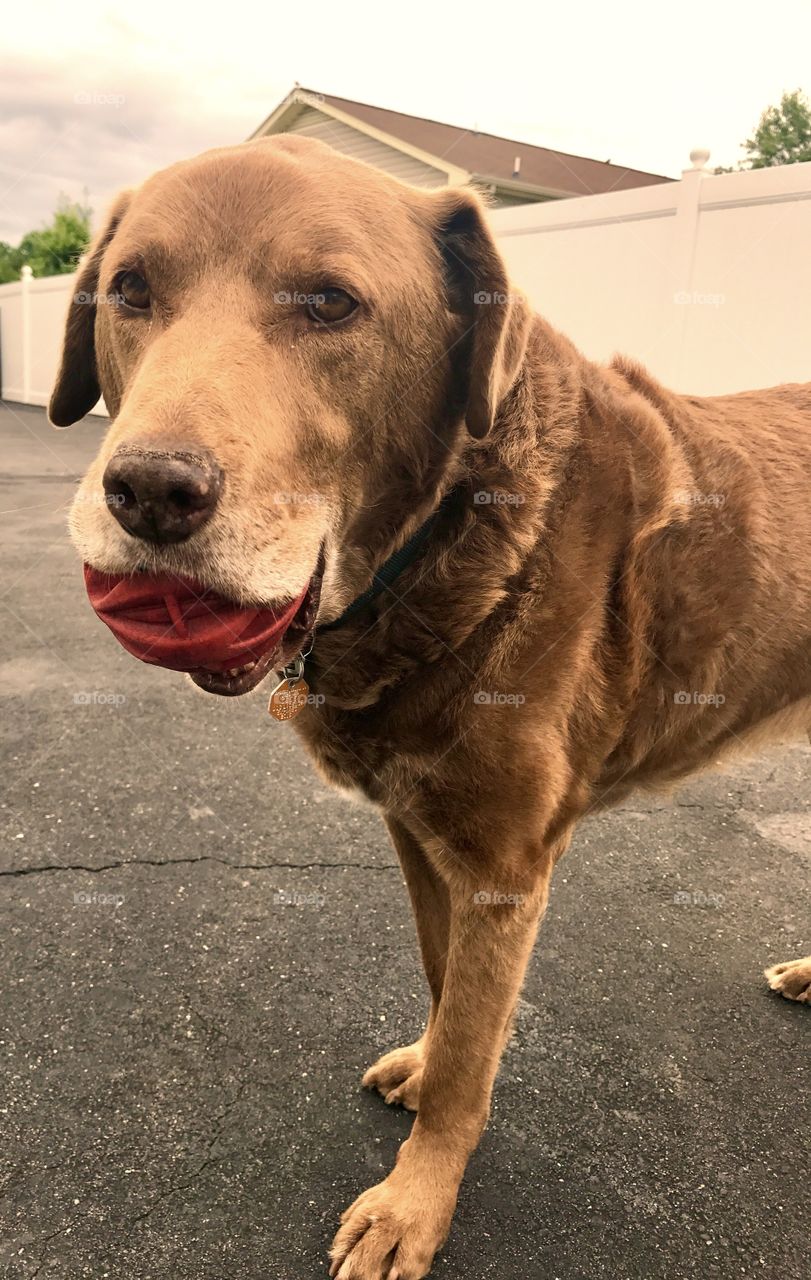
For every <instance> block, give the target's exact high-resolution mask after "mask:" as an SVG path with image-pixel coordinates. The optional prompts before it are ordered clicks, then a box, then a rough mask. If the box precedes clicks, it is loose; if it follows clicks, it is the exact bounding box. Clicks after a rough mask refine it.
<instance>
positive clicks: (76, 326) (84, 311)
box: [48, 191, 132, 427]
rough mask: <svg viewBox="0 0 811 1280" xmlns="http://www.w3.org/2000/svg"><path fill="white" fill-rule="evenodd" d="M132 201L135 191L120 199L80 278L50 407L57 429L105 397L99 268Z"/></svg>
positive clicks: (98, 237) (72, 298)
mask: <svg viewBox="0 0 811 1280" xmlns="http://www.w3.org/2000/svg"><path fill="white" fill-rule="evenodd" d="M131 198H132V192H131V191H122V193H121V194H120V195H119V196H118V197H117V199H116V201H115V203H114V205H113V207H112V209H111V210H110V214H109V216H108V218H107V222H106V223H105V225H104V227H103V228H102V230H101V231H100V232H99V234H98V235H97V236H96V238H95V240H94V241H93V243H92V245H91V246H90V249H89V250H88V254H87V258H86V260H85V262H84V263H83V265H82V267H81V270H80V271H79V274H78V276H77V278H76V282H75V287H74V291H73V296H72V297H71V300H70V307H69V308H68V318H67V322H66V324H65V337H64V341H63V344H62V360H61V363H60V366H59V373H58V374H57V376H56V382H55V384H54V389H53V391H52V392H51V399H50V403H49V405H48V417H49V418H50V420H51V422H52V423H53V425H54V426H55V427H69V426H70V425H71V423H72V422H78V421H79V419H80V418H83V417H84V415H85V414H86V413H89V412H90V410H91V409H92V408H93V405H94V404H95V403H96V401H97V400H98V398H99V396H100V395H101V388H100V386H99V376H98V370H97V368H96V340H95V330H96V297H97V294H98V287H99V267H100V265H101V260H102V257H103V256H104V250H105V249H106V248H107V246H108V244H109V243H110V241H111V240H112V238H113V236H114V235H115V233H116V229H117V227H118V224H119V222H120V221H121V219H122V218H123V216H124V214H125V213H126V211H127V207H128V205H129V202H130V199H131Z"/></svg>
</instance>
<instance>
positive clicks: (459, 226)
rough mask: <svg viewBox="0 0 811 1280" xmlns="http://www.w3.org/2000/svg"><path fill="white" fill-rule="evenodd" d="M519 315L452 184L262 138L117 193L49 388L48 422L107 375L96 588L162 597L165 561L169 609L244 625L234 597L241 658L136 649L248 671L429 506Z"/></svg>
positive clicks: (93, 527) (279, 648) (467, 438)
mask: <svg viewBox="0 0 811 1280" xmlns="http://www.w3.org/2000/svg"><path fill="white" fill-rule="evenodd" d="M528 325H529V311H528V307H527V304H526V302H525V301H524V299H523V298H522V297H521V296H520V295H518V294H515V293H511V292H510V288H509V284H508V281H507V276H506V273H505V270H504V267H503V264H502V261H501V258H500V256H499V254H498V251H497V250H496V248H495V245H494V242H493V240H492V237H491V235H490V233H489V231H488V230H487V227H486V223H485V220H484V216H483V211H482V207H481V204H480V201H479V200H478V198H477V197H476V196H475V195H474V194H472V193H471V192H468V191H453V190H446V191H434V192H429V191H422V190H419V189H416V188H412V187H407V186H404V185H403V184H401V183H398V182H396V181H395V180H393V179H390V178H388V177H386V176H384V175H383V174H381V173H379V172H378V171H377V170H375V169H372V168H370V167H368V166H366V165H363V164H360V163H357V162H355V161H352V160H349V159H347V158H345V157H343V156H341V155H339V154H338V153H336V152H335V151H333V150H332V149H331V148H329V147H326V146H324V145H322V144H321V143H316V142H313V141H310V140H305V139H299V138H295V137H280V138H275V139H264V140H261V141H256V142H250V143H245V144H243V145H241V146H237V147H233V148H228V149H223V150H217V151H212V152H208V153H207V154H205V155H203V156H200V157H198V158H197V159H194V160H190V161H185V162H183V163H180V164H176V165H174V166H172V167H171V168H169V169H166V170H164V171H163V172H161V173H158V174H156V175H155V176H154V177H152V178H151V179H150V180H149V181H148V182H146V183H145V184H144V185H143V186H142V187H141V188H140V189H139V190H137V191H135V192H127V193H124V194H123V195H122V196H120V197H119V199H118V200H117V202H116V204H115V206H114V207H113V209H112V212H111V214H110V217H109V220H108V222H107V225H106V226H105V227H104V229H103V230H102V231H101V233H100V235H99V236H98V238H97V240H96V242H95V244H94V245H93V246H92V248H91V251H90V253H89V255H88V258H87V260H86V262H85V264H84V266H83V267H82V270H81V274H80V276H79V278H78V281H77V284H76V293H75V295H74V298H73V301H72V303H71V307H70V311H69V315H68V320H67V329H66V336H65V345H64V352H63V357H62V365H61V368H60V371H59V375H58V378H57V382H56V387H55V389H54V392H53V396H52V399H51V404H50V416H51V419H52V421H53V422H54V424H55V425H57V426H67V425H68V424H70V423H72V422H75V421H76V420H77V419H78V418H80V417H82V416H83V415H84V414H85V413H87V412H88V410H89V409H90V408H92V406H93V405H94V403H95V401H96V400H97V398H98V396H99V395H100V394H103V396H104V398H105V401H106V404H107V408H108V410H109V413H110V416H111V419H112V421H111V425H110V428H109V431H108V433H107V436H106V438H105V440H104V443H103V445H102V448H101V450H100V452H99V455H98V457H97V458H96V459H95V461H94V462H93V464H92V465H91V467H90V469H89V471H88V473H87V475H86V476H85V478H84V480H83V482H82V484H81V486H80V489H79V492H78V494H77V497H76V500H75V503H74V505H73V509H72V512H71V521H70V523H71V531H72V534H73V538H74V541H75V543H76V545H77V547H78V549H79V551H80V552H81V554H82V556H83V558H84V560H85V562H86V564H87V565H88V566H90V569H89V571H88V576H89V579H90V582H91V596H93V591H94V590H95V592H96V595H97V596H98V594H99V593H101V595H102V596H103V597H104V600H105V602H107V603H108V604H109V601H110V599H112V601H113V604H112V606H111V609H112V611H113V612H115V607H116V600H117V601H118V606H117V607H118V609H119V615H124V616H126V615H127V611H128V609H129V611H130V614H132V615H133V616H134V613H133V611H134V610H137V609H140V610H141V616H143V615H144V610H147V611H148V609H149V608H150V607H152V606H153V605H154V604H155V600H153V599H151V594H150V590H151V589H150V584H153V583H155V584H157V587H156V591H155V592H154V593H152V594H154V595H155V599H158V598H162V597H163V596H165V595H167V594H171V592H168V589H165V588H166V583H167V582H169V583H171V582H174V583H176V584H177V587H178V590H177V592H175V596H176V598H175V601H174V608H175V609H180V611H181V613H182V611H183V607H184V605H183V601H184V600H188V599H190V598H192V597H194V598H199V597H201V596H202V597H204V603H203V604H202V605H200V606H199V608H198V613H200V612H201V610H202V614H203V616H206V611H207V613H210V614H211V615H212V616H215V617H216V616H221V617H227V619H228V623H227V625H228V627H229V628H231V630H234V631H236V632H239V633H240V634H242V631H241V624H242V621H244V618H245V617H246V616H250V617H251V618H253V624H252V626H253V630H251V629H250V627H249V628H248V630H247V631H246V632H245V634H246V635H249V636H250V644H251V645H253V646H254V647H253V648H252V649H251V648H249V649H248V650H246V651H245V653H246V654H247V655H248V658H249V660H248V661H246V662H245V663H239V662H236V661H231V659H232V658H233V656H234V654H235V653H239V654H242V650H240V649H239V646H236V647H234V646H232V647H231V648H228V646H226V649H227V653H226V652H225V650H223V653H222V654H221V653H220V652H219V650H218V649H217V645H216V644H215V643H214V642H213V641H212V654H211V657H212V660H211V662H207V661H205V658H206V656H207V655H206V652H205V643H204V641H202V642H201V643H202V646H203V647H202V648H200V646H198V648H197V649H194V651H193V657H192V658H189V657H188V654H187V653H185V652H184V651H183V646H182V644H179V645H178V646H177V652H176V653H174V654H173V657H172V659H171V660H169V659H166V654H165V649H164V648H162V647H161V645H160V644H159V643H156V644H155V645H154V646H148V649H149V652H146V653H144V652H139V656H141V657H146V658H147V660H149V661H158V662H163V664H164V665H168V666H175V667H177V668H179V669H184V670H191V672H192V675H193V678H195V679H196V680H197V682H198V683H199V684H201V686H202V687H204V688H208V689H211V690H213V691H216V692H222V693H238V692H244V691H246V690H247V689H248V688H252V687H253V686H254V685H255V684H256V683H258V681H259V679H260V678H261V677H262V675H264V674H265V673H266V672H267V671H268V670H269V669H270V667H271V666H278V665H280V662H282V661H289V660H290V658H291V657H292V656H293V655H294V654H295V653H296V652H297V651H298V650H299V649H300V648H301V646H302V644H303V643H304V642H305V640H306V637H307V633H308V632H310V631H311V630H312V626H313V624H314V621H315V615H316V613H318V618H319V620H320V621H329V620H330V619H332V618H334V617H336V616H337V615H338V614H339V613H340V612H341V610H342V608H343V607H344V606H345V605H346V604H347V603H348V602H349V600H350V599H351V598H352V597H353V596H354V595H355V594H357V592H358V591H359V590H362V589H363V588H364V587H365V586H366V585H368V582H369V580H370V577H371V573H372V571H373V569H374V568H376V567H377V566H378V565H379V563H380V561H381V559H382V558H383V557H384V556H385V555H386V554H388V553H389V552H390V551H391V550H392V549H393V548H394V546H395V545H396V543H397V541H398V539H402V538H404V537H405V536H407V535H408V534H409V532H411V531H413V530H414V529H415V528H416V527H417V526H418V525H419V524H420V523H421V521H423V520H424V519H425V518H426V517H427V515H428V514H429V513H430V511H431V509H432V508H433V507H434V506H435V505H436V502H437V500H438V495H439V494H440V493H441V491H442V489H443V487H444V486H446V485H447V483H448V482H449V480H450V479H452V478H453V477H454V474H455V472H457V471H458V468H459V465H460V458H461V456H462V455H463V453H464V451H465V449H466V448H469V447H471V445H472V442H473V441H476V440H480V439H481V438H483V437H484V436H485V435H486V434H487V432H488V431H489V430H490V428H491V427H492V424H493V421H494V419H495V417H496V415H497V412H498V407H499V404H500V402H501V400H502V399H503V397H504V396H505V394H506V392H507V391H508V389H509V387H510V386H511V384H512V382H513V381H514V380H515V377H516V375H517V372H518V369H519V367H520V364H521V360H522V357H523V352H524V348H525V344H526V337H527V330H528ZM322 579H323V589H321V582H322ZM132 592H134V593H135V604H132V608H130V605H129V604H128V601H130V595H131V593H132ZM116 593H118V595H117V596H116ZM319 594H320V604H319ZM178 601H179V603H178ZM168 603H169V608H170V614H171V613H172V605H171V601H169V602H168ZM103 616H104V613H103ZM156 616H157V618H158V623H159V622H160V616H159V615H156ZM172 617H174V615H173V614H172ZM108 620H109V614H108ZM153 620H154V619H153ZM181 629H182V628H181ZM215 630H216V628H215ZM204 631H205V629H203V630H202V631H200V632H199V636H203V635H204ZM260 634H261V637H262V638H261V639H260V638H259V637H260ZM174 638H175V639H176V636H175V637H174ZM198 638H199V637H198ZM259 649H261V653H260V652H258V651H257V650H259ZM215 650H217V652H216V653H215ZM133 651H134V652H138V649H137V647H136V646H134V647H133ZM189 652H191V650H189ZM178 655H179V656H178ZM243 656H244V655H243ZM201 659H202V660H201ZM237 666H244V667H245V668H247V669H246V670H243V671H241V672H240V673H239V675H237V676H234V675H229V674H227V670H226V668H229V669H230V670H233V669H234V668H235V667H237Z"/></svg>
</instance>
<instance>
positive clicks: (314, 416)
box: [50, 136, 811, 1280]
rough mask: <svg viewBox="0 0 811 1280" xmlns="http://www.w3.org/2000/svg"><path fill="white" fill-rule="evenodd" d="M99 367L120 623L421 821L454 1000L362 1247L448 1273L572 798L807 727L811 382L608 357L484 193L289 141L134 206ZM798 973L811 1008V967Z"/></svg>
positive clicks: (447, 989) (106, 552) (87, 499)
mask: <svg viewBox="0 0 811 1280" xmlns="http://www.w3.org/2000/svg"><path fill="white" fill-rule="evenodd" d="M100 393H103V395H104V399H105V401H106V404H107V407H108V410H109V413H110V418H111V424H110V428H109V431H108V433H107V435H106V437H105V439H104V442H103V444H102V446H101V449H100V451H99V454H98V457H97V458H96V459H95V461H94V462H93V463H92V465H91V466H90V468H89V470H88V472H87V474H86V476H85V477H84V479H83V481H82V483H81V486H80V488H79V490H78V494H77V497H76V501H75V503H74V505H73V509H72V514H71V521H70V523H71V531H72V536H73V539H74V541H75V544H76V546H77V548H78V550H79V552H80V554H81V556H82V558H83V560H84V562H85V566H86V569H85V572H86V576H87V580H88V589H89V591H90V595H91V600H92V601H93V603H94V605H95V607H96V608H97V610H98V611H99V613H100V615H101V616H102V618H104V620H105V621H107V622H108V623H109V625H110V626H111V627H112V629H113V630H114V631H115V632H116V634H117V635H119V638H121V639H122V641H123V642H124V643H126V644H127V647H129V648H130V649H131V650H132V652H134V653H136V654H137V656H138V657H141V658H144V659H145V660H147V661H154V662H158V663H159V664H160V665H165V666H169V667H173V668H174V669H176V670H186V671H188V672H189V674H190V676H191V679H192V681H194V682H195V683H196V684H197V685H198V686H199V687H200V688H202V689H204V690H206V691H207V692H210V693H215V694H220V695H224V696H235V695H239V694H243V693H246V692H248V691H249V690H250V689H252V688H255V687H256V686H257V685H258V684H259V683H260V681H262V680H263V679H264V678H265V677H266V676H268V675H269V674H270V673H271V672H272V671H275V672H277V676H276V677H274V680H278V681H279V684H278V687H277V688H276V690H275V691H274V693H273V697H272V698H271V709H272V710H273V709H274V698H275V699H276V702H277V705H276V713H277V714H278V716H279V718H281V719H284V718H287V717H290V718H293V716H294V713H297V714H295V718H294V727H295V729H296V730H297V731H298V732H299V733H300V734H301V737H302V738H303V741H304V743H305V744H306V747H307V748H308V750H309V752H310V754H311V755H312V757H313V759H314V761H315V764H316V766H317V768H318V769H319V770H320V772H321V773H322V774H323V775H324V776H325V777H326V778H327V779H328V780H329V781H330V782H331V783H333V784H335V785H336V786H338V787H340V788H343V789H345V790H348V791H350V792H352V793H354V794H356V795H359V796H360V797H363V798H365V799H366V800H367V801H371V802H372V803H373V804H374V805H375V806H377V808H378V809H379V811H380V813H381V815H382V817H383V819H384V821H385V823H386V825H387V827H388V830H389V832H390V834H391V838H392V841H393V844H394V847H395V849H396V851H397V854H398V857H399V860H400V863H401V865H402V869H403V873H404V878H405V880H406V883H407V886H408V890H409V893H410V897H411V901H412V905H413V909H414V915H415V919H416V926H417V933H418V940H419V946H420V949H421V954H422V959H423V962H424V967H425V973H426V977H427V982H428V987H429V991H430V1012H429V1014H428V1018H427V1025H426V1027H425V1031H424V1034H423V1035H422V1036H421V1037H420V1039H419V1040H417V1042H416V1043H414V1044H411V1045H408V1046H406V1047H405V1048H397V1049H394V1050H393V1051H392V1052H390V1053H387V1054H386V1055H385V1056H384V1057H383V1058H381V1059H380V1061H379V1062H377V1063H376V1064H375V1065H374V1066H373V1067H372V1068H371V1069H370V1070H369V1071H368V1072H367V1073H366V1075H365V1077H364V1083H365V1084H366V1085H367V1086H369V1087H372V1088H375V1089H377V1090H379V1091H380V1093H381V1094H383V1096H384V1097H385V1099H386V1101H387V1102H390V1103H399V1104H402V1105H403V1106H405V1107H408V1108H410V1109H411V1110H413V1111H415V1112H416V1117H415V1120H414V1123H413V1127H412V1130H411V1133H410V1136H409V1138H408V1139H407V1141H406V1142H404V1143H403V1145H402V1147H401V1148H400V1151H399V1154H398V1159H397V1162H396V1165H395V1167H394V1169H393V1170H392V1171H391V1173H390V1174H389V1175H388V1177H387V1178H386V1179H385V1180H384V1181H383V1182H381V1183H380V1184H379V1185H377V1186H374V1187H372V1188H371V1189H370V1190H367V1191H365V1192H364V1193H363V1194H361V1195H360V1197H359V1198H358V1199H357V1200H356V1201H355V1202H354V1204H352V1205H351V1206H350V1208H349V1209H348V1210H347V1211H346V1213H345V1214H344V1215H343V1218H342V1225H341V1226H340V1228H339V1230H338V1232H337V1235H336V1236H335V1240H334V1242H333V1245H332V1249H331V1259H332V1266H331V1271H330V1274H331V1275H333V1276H336V1275H337V1276H338V1277H339V1280H350V1278H351V1280H380V1278H381V1277H383V1280H418V1278H419V1277H423V1276H425V1275H427V1274H428V1272H429V1270H430V1268H431V1264H432V1260H433V1258H434V1255H435V1253H436V1251H437V1249H438V1248H439V1247H440V1245H441V1244H442V1243H443V1241H444V1239H445V1237H446V1235H447V1232H448V1230H449V1227H450V1223H451V1218H452V1215H453V1212H454V1207H455V1204H456V1199H457V1193H458V1191H459V1186H460V1183H461V1180H462V1177H463V1174H464V1170H465V1166H466V1163H467V1161H468V1159H469V1157H470V1155H471V1153H472V1151H473V1150H474V1148H475V1146H476V1144H477V1142H478V1140H479V1137H480V1135H481V1132H482V1130H483V1128H484V1125H485V1123H486V1121H487V1117H488V1111H489V1105H490V1097H491V1092H492V1088H493V1082H494V1079H495V1076H496V1071H497V1068H498V1063H499V1058H500V1055H501V1052H502V1048H503V1046H504V1044H505V1041H506V1039H507V1037H508V1035H509V1030H510V1023H511V1016H512V1012H513V1008H514V1006H515V1003H516V1000H517V997H518V993H519V989H520V986H521V983H522V978H523V974H524V969H525V966H526V964H527V959H528V957H529V954H530V951H531V948H532V946H533V943H534V939H535V934H536V930H537V928H538V925H539V922H540V920H541V917H542V915H543V912H544V908H545V905H546V902H547V895H548V890H549V882H550V877H551V875H552V870H553V868H554V866H555V864H556V862H557V860H558V858H559V857H560V856H561V855H562V854H563V853H564V851H565V850H566V848H567V846H568V844H569V842H570V840H571V836H572V832H573V830H574V828H575V825H576V823H577V822H578V821H579V820H580V819H582V818H583V817H585V816H586V815H587V814H589V813H592V812H594V811H595V810H598V809H601V808H604V807H605V806H607V805H610V804H613V803H614V802H616V801H618V800H620V799H622V797H623V796H625V795H626V794H627V793H628V792H629V791H631V790H632V789H634V788H638V787H654V786H660V785H672V784H674V783H676V782H678V780H679V779H681V778H682V777H684V776H685V775H687V774H689V773H690V772H692V771H694V770H697V769H700V768H701V767H703V766H706V765H708V764H711V763H713V762H714V761H716V760H717V758H718V757H719V755H721V754H723V753H725V752H727V751H729V750H732V749H735V748H738V747H740V746H741V745H748V744H751V743H753V742H755V741H758V742H759V741H766V740H768V739H770V738H776V737H778V736H786V735H787V734H790V733H792V732H795V731H797V732H800V731H806V730H807V729H808V726H809V724H811V555H810V554H809V552H811V503H809V500H808V498H809V489H810V486H809V481H810V480H811V386H809V385H790V386H781V387H775V388H772V389H770V390H764V391H750V392H745V393H741V394H737V395H731V396H721V397H711V398H703V399H702V398H697V397H693V396H687V395H677V394H674V393H671V392H670V391H668V390H666V389H665V388H664V387H662V386H661V385H660V384H659V383H658V382H657V381H656V380H655V379H654V378H653V377H652V376H650V375H649V374H648V373H647V372H645V371H644V370H643V369H642V368H641V367H639V366H638V365H636V364H635V363H633V362H632V361H629V360H627V359H624V358H616V359H615V360H614V361H612V362H611V363H610V364H609V365H607V366H598V365H596V364H594V363H591V362H589V361H588V360H586V359H585V358H584V357H583V356H582V355H580V354H579V353H578V351H577V350H576V349H575V347H574V346H573V345H572V343H571V342H569V341H568V340H567V339H566V338H565V337H563V336H561V335H560V334H559V333H557V332H556V331H555V330H554V329H553V328H552V327H551V326H550V325H549V324H547V323H546V322H545V321H544V320H543V319H542V318H541V317H540V316H538V315H537V314H533V312H532V310H531V309H530V306H529V304H528V302H527V300H526V298H525V297H524V296H523V295H522V293H521V292H520V291H519V290H517V289H515V288H514V287H513V285H512V284H511V282H510V281H509V279H508V277H507V273H506V270H505V267H504V264H503V261H502V259H501V257H500V254H499V252H498V249H497V247H496V244H495V242H494V239H493V237H492V234H491V232H490V231H489V229H488V225H487V218H486V210H485V208H484V205H483V203H482V201H481V200H480V198H479V197H478V196H477V195H476V194H475V192H473V191H471V190H466V189H465V190H453V189H441V190H423V189H418V188H412V187H409V186H406V185H404V184H401V183H399V182H397V181H395V180H394V179H392V178H389V177H388V176H386V175H384V174H382V173H380V172H379V171H377V170H375V169H372V168H371V167H369V166H366V165H364V164H362V163H360V162H356V161H354V160H351V159H349V158H347V157H344V156H341V155H340V154H338V153H336V152H335V151H333V150H332V149H330V148H328V147H327V146H325V145H323V144H321V143H318V142H315V141H312V140H308V139H303V138H298V137H294V136H282V137H277V138H272V139H262V140H259V141H254V142H249V143H245V144H242V145H239V146H235V147H230V148H223V149H219V150H215V151H211V152H208V153H206V154H204V155H202V156H200V157H198V158H196V159H193V160H189V161H184V162H182V163H179V164H176V165H174V166H172V167H171V168H169V169H166V170H164V171H163V172H161V173H158V174H157V175H155V176H154V177H152V178H150V179H149V180H148V181H147V182H145V183H144V184H143V186H142V187H140V188H139V189H138V190H135V191H130V192H125V193H124V194H122V195H121V196H120V197H119V198H118V200H117V201H116V203H115V205H114V207H113V209H112V211H111V213H110V216H109V219H108V221H107V223H106V225H105V226H104V228H103V230H102V231H101V233H100V234H99V236H98V238H97V239H96V241H95V242H94V244H93V246H92V248H91V250H90V252H89V255H88V257H87V259H86V261H85V262H84V264H83V266H82V268H81V272H80V275H79V278H78V282H77V292H76V295H75V297H74V300H73V302H72V303H71V306H70V309H69V315H68V319H67V327H66V333H65V342H64V350H63V355H62V362H61V368H60V370H59V374H58V378H57V381H56V385H55V389H54V392H53V396H52V399H51V402H50V417H51V420H52V422H53V423H54V424H55V425H59V426H65V425H68V424H70V423H72V422H75V421H76V420H77V419H79V418H80V417H82V416H83V415H84V414H85V413H87V411H88V410H89V409H90V408H91V407H92V406H93V405H94V403H95V402H96V400H97V398H98V396H99V394H100ZM191 606H193V607H191ZM195 610H196V611H195ZM167 635H168V636H169V640H168V641H167V640H166V639H165V637H166V636H167ZM167 646H168V647H167ZM767 976H768V980H769V983H770V985H771V986H772V987H773V988H774V989H775V990H776V991H779V992H781V993H782V994H783V995H784V996H786V997H788V998H789V999H793V1000H797V1001H804V1002H805V1003H806V1004H807V1003H809V1002H811V957H806V958H804V959H797V960H794V961H791V962H789V963H786V964H778V965H775V966H774V967H772V968H771V969H769V970H767Z"/></svg>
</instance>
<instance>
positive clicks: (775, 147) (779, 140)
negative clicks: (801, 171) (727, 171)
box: [743, 89, 811, 169]
mask: <svg viewBox="0 0 811 1280" xmlns="http://www.w3.org/2000/svg"><path fill="white" fill-rule="evenodd" d="M743 147H744V150H745V151H746V155H747V159H746V161H745V162H744V165H743V167H744V168H747V169H768V168H771V167H772V166H773V165H778V164H800V163H801V162H802V161H804V160H811V103H809V101H808V99H807V98H806V96H805V94H804V93H802V92H801V90H799V89H795V91H794V93H784V94H783V96H782V98H781V99H780V106H779V107H767V108H766V110H765V111H764V112H763V115H762V116H761V117H760V121H759V123H758V126H757V128H756V129H755V132H754V134H753V135H752V137H751V138H747V140H746V142H744V144H743Z"/></svg>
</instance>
